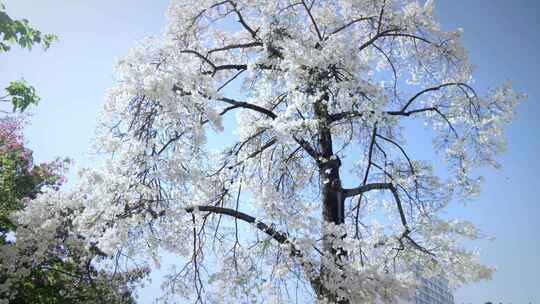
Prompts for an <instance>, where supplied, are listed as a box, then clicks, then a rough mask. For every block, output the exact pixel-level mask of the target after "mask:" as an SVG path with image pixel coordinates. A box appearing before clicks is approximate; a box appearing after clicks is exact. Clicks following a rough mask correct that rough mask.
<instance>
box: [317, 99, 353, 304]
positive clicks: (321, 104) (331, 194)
mask: <svg viewBox="0 0 540 304" xmlns="http://www.w3.org/2000/svg"><path fill="white" fill-rule="evenodd" d="M328 99H329V96H328V95H327V94H324V95H323V96H322V97H321V98H320V99H319V100H317V101H316V102H315V105H314V107H315V109H314V112H315V115H316V116H317V119H318V120H319V125H318V133H319V142H318V144H319V147H318V148H319V151H320V155H321V159H319V175H320V178H321V184H322V193H321V194H322V205H323V207H322V208H323V210H322V217H323V220H324V223H323V225H324V226H326V225H328V224H334V225H341V224H343V223H345V211H344V210H345V195H344V191H343V188H342V187H341V178H340V172H339V170H340V167H341V161H340V159H339V158H338V157H337V156H336V155H334V152H333V146H332V133H331V131H330V123H331V119H330V115H329V114H328V110H327V106H326V103H327V102H328ZM323 234H324V235H323V253H324V255H325V256H327V257H330V260H333V261H334V263H336V264H337V265H338V267H341V265H343V261H344V259H345V258H346V255H347V254H346V252H345V251H344V250H342V249H339V248H337V249H336V248H333V246H332V240H333V239H335V238H336V237H343V236H336V235H333V234H332V233H331V232H328V229H327V228H326V227H323ZM330 276H332V274H331V273H330V271H329V270H328V269H326V267H325V266H324V265H322V266H321V270H320V282H321V284H320V285H319V286H320V288H319V289H318V290H316V293H317V296H319V297H322V298H326V299H327V300H328V301H330V302H331V303H340V304H348V303H349V301H347V300H338V299H337V295H336V294H335V293H334V292H332V291H330V290H328V289H327V288H326V287H325V286H324V282H325V281H326V280H327V278H328V277H330Z"/></svg>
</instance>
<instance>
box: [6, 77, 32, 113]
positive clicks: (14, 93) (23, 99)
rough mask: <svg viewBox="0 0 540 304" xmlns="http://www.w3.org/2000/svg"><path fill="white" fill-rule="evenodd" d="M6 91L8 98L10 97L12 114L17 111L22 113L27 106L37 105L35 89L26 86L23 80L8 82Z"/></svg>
mask: <svg viewBox="0 0 540 304" xmlns="http://www.w3.org/2000/svg"><path fill="white" fill-rule="evenodd" d="M6 91H7V93H8V96H10V97H11V103H12V104H13V112H15V111H17V110H19V111H21V112H23V111H24V110H26V108H27V107H28V106H29V105H31V104H37V103H38V102H39V99H40V98H39V96H37V95H36V89H35V88H34V87H33V86H31V85H28V84H27V83H26V81H24V79H23V80H16V81H12V82H10V83H9V86H8V87H7V88H6Z"/></svg>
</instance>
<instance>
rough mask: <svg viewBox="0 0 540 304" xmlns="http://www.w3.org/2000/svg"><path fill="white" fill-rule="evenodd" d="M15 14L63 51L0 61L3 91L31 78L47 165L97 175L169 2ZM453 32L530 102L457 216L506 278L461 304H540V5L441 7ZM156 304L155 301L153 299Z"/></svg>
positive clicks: (32, 6)
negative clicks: (96, 149)
mask: <svg viewBox="0 0 540 304" xmlns="http://www.w3.org/2000/svg"><path fill="white" fill-rule="evenodd" d="M5 3H6V5H7V9H8V12H9V13H10V14H11V15H12V16H14V17H18V18H20V17H25V18H28V19H29V20H30V21H31V23H32V24H33V25H35V26H36V27H38V28H40V29H41V30H43V31H44V32H51V33H55V34H57V35H58V36H59V37H60V41H59V42H58V43H57V44H55V45H54V46H53V47H52V48H51V49H50V50H49V51H47V52H42V51H41V50H38V49H35V50H34V51H32V52H28V51H19V50H14V51H13V52H10V53H7V54H0V86H5V85H6V84H7V82H8V81H9V80H13V79H19V78H21V77H24V78H25V79H26V80H27V81H28V82H30V83H31V84H33V85H34V86H35V87H36V89H37V91H38V93H39V95H40V96H41V97H42V101H41V104H40V105H39V106H38V107H37V108H34V111H33V112H34V116H33V117H32V119H31V124H30V125H29V126H28V127H27V129H26V136H27V139H28V143H29V146H30V147H31V148H32V149H33V150H34V151H35V153H34V154H35V158H36V159H37V160H38V161H44V160H50V159H52V158H54V157H56V156H69V157H71V158H73V159H75V161H76V164H77V165H82V166H84V165H88V164H89V163H88V162H87V161H85V153H86V151H87V150H88V148H89V140H90V138H91V137H92V135H93V130H94V126H95V122H96V119H97V115H98V112H99V110H100V108H101V106H102V104H103V96H104V93H105V91H106V89H107V88H108V87H110V86H111V85H112V83H113V80H114V77H113V63H114V61H115V60H116V59H118V58H120V57H122V56H123V55H124V54H126V53H127V51H128V50H129V49H130V48H131V47H132V46H134V44H135V42H136V41H137V40H139V39H141V38H143V37H145V36H147V35H151V34H159V33H161V30H162V28H163V25H164V22H165V18H164V13H165V9H166V7H167V1H165V0H146V1H143V0H115V1H113V0H39V1H38V0H7V1H5ZM436 4H437V9H436V13H437V16H438V19H439V21H440V22H441V24H442V26H443V28H445V29H454V28H456V27H463V28H464V29H465V34H464V44H465V46H466V47H467V49H468V50H469V51H470V57H471V61H472V62H473V63H475V64H477V65H478V66H479V68H478V70H477V73H476V79H477V86H478V87H480V88H486V87H488V86H493V85H496V84H498V83H500V82H501V81H503V80H505V79H510V80H512V81H513V83H514V85H515V87H516V88H517V89H518V90H519V91H522V92H526V93H527V94H528V95H529V99H528V100H527V101H526V102H525V103H523V104H522V105H520V107H519V108H518V115H517V117H516V120H515V121H514V122H513V123H512V124H511V125H510V126H509V127H508V138H509V146H508V151H507V153H506V154H504V155H503V156H502V157H500V162H501V164H502V165H503V168H502V169H501V170H481V172H482V174H483V175H484V176H485V178H486V182H485V184H484V187H483V192H482V194H481V196H480V197H479V198H478V199H477V200H475V201H474V202H470V203H469V204H467V207H466V208H465V207H463V206H462V205H457V206H456V207H454V208H452V210H451V211H450V212H451V213H452V214H453V215H459V216H461V217H464V218H467V219H470V220H472V221H474V222H475V223H477V224H478V225H479V226H480V228H481V229H482V230H483V231H484V232H485V233H486V234H489V235H493V236H495V237H496V240H495V241H493V242H479V243H476V244H475V245H476V246H478V247H480V248H481V249H482V252H483V256H482V260H483V261H484V262H485V263H487V264H490V265H494V266H497V267H498V269H499V271H498V272H497V273H496V274H495V276H494V279H493V280H492V281H489V282H483V283H478V284H473V285H470V286H467V287H463V288H461V289H459V290H458V291H457V292H456V294H455V295H456V303H473V304H474V303H482V304H483V303H484V302H486V301H488V300H491V301H494V302H497V303H498V302H503V303H510V302H511V303H514V304H521V303H523V304H528V303H532V304H535V303H540V289H539V288H538V281H539V275H540V236H539V234H538V233H540V205H539V199H538V197H539V195H540V178H539V177H538V174H540V162H539V161H538V152H537V151H540V135H539V134H537V132H539V130H540V128H539V127H540V120H539V117H540V105H539V103H538V99H539V97H540V83H539V79H540V64H539V63H540V59H539V56H538V55H537V54H538V49H539V48H540V34H539V33H538V32H539V30H540V24H539V22H540V21H539V20H540V16H539V14H540V2H537V1H532V0H515V1H506V0H470V1H465V0H458V1H456V0H440V1H436ZM143 298H147V297H143Z"/></svg>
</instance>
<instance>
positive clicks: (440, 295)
mask: <svg viewBox="0 0 540 304" xmlns="http://www.w3.org/2000/svg"><path fill="white" fill-rule="evenodd" d="M416 279H417V281H418V284H419V287H418V289H417V290H416V292H415V295H414V297H413V299H412V300H411V302H410V303H411V304H455V302H454V295H453V294H452V291H451V290H450V288H449V286H448V280H447V279H445V278H444V277H442V276H435V277H432V278H429V279H426V278H424V277H422V276H420V275H417V277H416Z"/></svg>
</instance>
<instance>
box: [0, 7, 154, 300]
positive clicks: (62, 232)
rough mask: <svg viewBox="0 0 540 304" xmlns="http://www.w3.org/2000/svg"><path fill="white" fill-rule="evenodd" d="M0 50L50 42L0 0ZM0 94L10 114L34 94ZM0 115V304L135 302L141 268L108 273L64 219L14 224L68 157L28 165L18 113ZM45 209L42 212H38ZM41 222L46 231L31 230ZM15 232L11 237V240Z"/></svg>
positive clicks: (52, 185)
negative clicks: (8, 11)
mask: <svg viewBox="0 0 540 304" xmlns="http://www.w3.org/2000/svg"><path fill="white" fill-rule="evenodd" d="M0 38H1V39H2V40H3V42H0V50H1V51H2V52H5V51H8V50H9V49H10V48H9V44H18V45H19V46H21V47H23V48H27V49H31V47H32V45H34V44H39V43H42V44H43V47H44V48H45V49H46V48H48V46H49V44H50V43H51V42H52V41H53V40H55V39H56V37H55V36H53V35H42V34H41V33H40V32H39V31H38V30H36V29H34V28H31V27H30V26H29V25H28V21H27V20H24V19H23V20H12V19H11V18H10V17H9V16H8V15H7V14H6V12H5V8H4V6H3V5H2V4H1V3H0ZM6 92H7V95H6V96H5V97H2V98H0V99H1V100H2V101H5V102H10V103H11V104H12V106H13V112H16V111H20V112H23V111H25V110H26V109H27V107H28V106H29V105H30V104H36V103H37V102H38V100H39V97H38V96H37V95H36V92H35V89H34V88H33V87H32V86H29V85H27V84H26V83H25V82H24V81H13V82H11V83H10V85H9V86H8V87H7V88H6ZM3 112H4V114H3V115H2V116H1V117H0V303H14V304H15V303H21V304H22V303H50V304H53V303H134V298H133V296H132V287H133V286H132V283H134V282H136V281H137V280H138V279H139V278H140V277H141V276H142V275H143V274H144V270H139V271H133V272H114V273H113V272H109V271H104V270H102V269H100V268H97V267H96V260H104V255H103V254H102V253H100V251H99V250H97V249H96V248H85V247H84V246H83V245H84V244H85V243H84V242H83V240H82V239H81V238H77V237H76V236H75V237H70V236H68V233H67V229H68V225H69V223H68V222H66V221H60V222H56V223H51V222H49V223H47V225H42V224H43V221H46V220H47V219H46V218H42V219H41V220H40V221H32V220H31V221H28V222H27V223H25V224H21V223H19V224H18V223H15V222H14V221H13V218H12V216H13V214H14V213H16V212H18V211H21V210H24V208H25V207H26V206H27V204H28V203H29V201H30V200H32V199H34V198H36V196H37V195H38V194H39V193H42V192H44V191H58V189H59V188H60V186H61V185H62V184H63V183H64V181H65V176H64V174H65V171H66V169H67V166H68V165H69V160H68V159H60V158H58V159H56V160H54V161H51V162H47V163H41V164H35V163H34V161H33V157H32V151H31V150H30V149H28V148H27V147H25V141H24V137H23V135H22V129H23V126H24V121H25V116H21V115H16V113H10V112H9V111H3ZM44 214H45V213H44ZM35 225H37V226H38V227H40V233H44V232H45V230H46V229H47V228H49V229H51V230H49V231H47V232H48V234H46V235H43V234H40V235H38V238H37V239H35V235H31V237H29V235H28V233H29V234H32V233H34V232H35V230H31V229H30V227H36V226H35ZM14 233H16V239H15V237H14Z"/></svg>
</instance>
